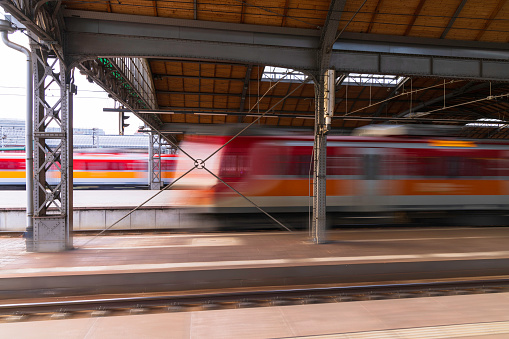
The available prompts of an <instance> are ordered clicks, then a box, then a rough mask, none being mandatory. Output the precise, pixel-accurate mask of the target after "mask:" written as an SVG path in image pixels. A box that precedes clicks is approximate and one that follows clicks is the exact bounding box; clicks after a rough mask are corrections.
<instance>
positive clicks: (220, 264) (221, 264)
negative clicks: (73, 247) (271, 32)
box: [0, 248, 509, 276]
mask: <svg viewBox="0 0 509 339" xmlns="http://www.w3.org/2000/svg"><path fill="white" fill-rule="evenodd" d="M84 249H86V248H84ZM441 257H442V258H443V257H447V258H448V259H458V260H466V259H468V258H472V259H473V258H475V259H481V258H495V257H497V258H507V257H509V251H495V252H476V253H474V254H472V253H433V254H415V255H377V256H359V257H324V258H301V259H257V260H236V261H233V260H228V261H201V262H181V263H154V264H127V265H126V264H123V265H122V264H120V265H100V266H72V267H65V266H63V267H38V268H18V269H6V270H2V271H1V272H0V276H1V275H5V274H23V273H25V274H26V273H28V274H30V273H48V272H53V273H55V272H99V271H105V270H109V271H125V270H155V269H163V270H164V269H182V268H188V269H189V268H225V267H241V266H251V265H275V266H278V265H308V264H312V263H317V262H322V263H334V262H335V263H342V262H356V261H357V262H358V261H368V262H369V261H371V262H377V261H387V260H393V261H395V262H398V260H400V261H404V260H433V259H436V258H441Z"/></svg>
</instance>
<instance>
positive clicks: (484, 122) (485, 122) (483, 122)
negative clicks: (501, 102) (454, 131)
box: [465, 118, 509, 128]
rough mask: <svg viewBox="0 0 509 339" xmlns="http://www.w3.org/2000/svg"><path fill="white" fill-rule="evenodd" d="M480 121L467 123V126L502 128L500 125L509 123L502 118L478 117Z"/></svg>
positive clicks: (503, 125)
mask: <svg viewBox="0 0 509 339" xmlns="http://www.w3.org/2000/svg"><path fill="white" fill-rule="evenodd" d="M477 121H479V122H471V123H468V124H466V125H465V126H467V127H489V128H500V127H507V126H508V125H509V122H506V121H503V120H500V119H487V118H482V119H477Z"/></svg>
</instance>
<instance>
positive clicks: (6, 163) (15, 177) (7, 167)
mask: <svg viewBox="0 0 509 339" xmlns="http://www.w3.org/2000/svg"><path fill="white" fill-rule="evenodd" d="M161 159H162V166H161V176H162V179H163V182H164V183H166V184H167V183H169V182H171V180H172V179H173V176H174V173H175V166H176V162H177V161H176V159H177V156H176V155H174V154H163V155H162V156H161ZM73 166H74V171H73V175H74V186H75V187H91V188H98V187H100V188H113V187H115V188H132V187H143V186H145V187H147V186H148V176H147V168H148V155H147V154H146V153H127V152H125V151H100V150H95V151H94V152H90V153H74V161H73ZM59 176H60V173H59V172H58V171H56V170H55V169H51V170H50V172H49V173H48V175H47V180H48V183H49V184H52V183H57V182H58V181H59V179H60V178H59ZM24 186H25V153H16V152H4V153H0V187H4V188H7V187H8V188H23V187H24Z"/></svg>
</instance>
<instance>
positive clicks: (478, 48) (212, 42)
mask: <svg viewBox="0 0 509 339" xmlns="http://www.w3.org/2000/svg"><path fill="white" fill-rule="evenodd" d="M64 17H65V22H66V28H67V31H66V51H67V53H68V54H69V56H70V57H72V58H74V59H75V60H79V61H81V60H83V58H89V59H93V58H96V57H97V56H99V55H101V56H108V57H118V56H127V55H128V56H137V57H147V58H149V57H156V58H169V59H171V58H179V59H200V60H222V61H229V62H235V63H248V64H261V65H271V66H281V67H287V68H292V69H296V70H303V71H306V70H311V71H313V70H316V69H317V64H318V63H319V62H318V60H317V53H316V50H317V49H318V50H320V49H321V44H320V42H321V32H320V31H318V30H310V29H293V28H284V27H264V26H253V25H240V24H224V23H214V22H202V21H196V20H176V19H169V18H154V17H144V16H138V15H124V14H112V13H105V14H104V13H103V14H102V13H96V12H85V11H70V10H65V11H64ZM159 19H160V20H159ZM332 31H333V30H332ZM289 56H291V57H289ZM508 60H509V46H507V44H503V43H490V42H479V41H456V40H444V39H431V38H416V37H404V36H386V35H376V34H366V33H352V32H344V33H343V34H342V35H341V36H340V37H339V39H338V40H337V41H336V43H335V44H334V46H333V49H332V51H331V58H330V66H331V67H332V68H335V69H336V70H337V71H338V72H358V73H380V74H396V75H417V76H436V77H448V78H461V79H479V80H509V67H508V66H509V61H508ZM240 80H241V79H240Z"/></svg>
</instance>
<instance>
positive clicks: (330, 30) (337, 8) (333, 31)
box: [317, 0, 346, 74]
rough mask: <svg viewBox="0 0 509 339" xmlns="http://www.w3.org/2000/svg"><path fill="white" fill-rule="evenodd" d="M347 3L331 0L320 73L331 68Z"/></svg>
mask: <svg viewBox="0 0 509 339" xmlns="http://www.w3.org/2000/svg"><path fill="white" fill-rule="evenodd" d="M345 3H346V0H331V4H330V6H329V12H328V13H327V18H326V19H325V24H324V26H323V29H322V36H321V39H320V53H319V60H318V62H319V65H317V66H318V67H319V72H320V74H322V73H323V72H325V70H327V69H328V68H329V63H330V57H331V51H332V45H333V44H334V42H336V40H337V38H336V35H337V33H338V28H339V20H340V19H341V14H342V13H343V8H344V7H345Z"/></svg>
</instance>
